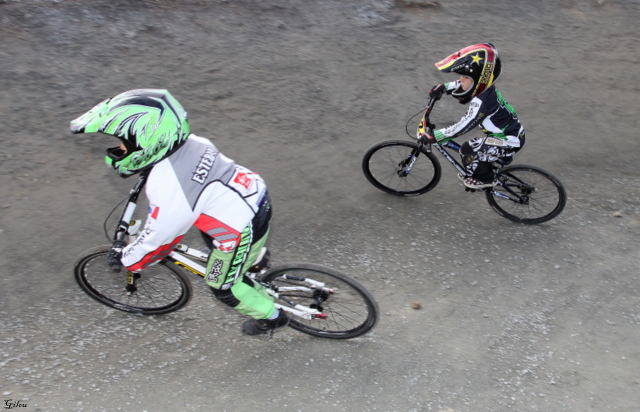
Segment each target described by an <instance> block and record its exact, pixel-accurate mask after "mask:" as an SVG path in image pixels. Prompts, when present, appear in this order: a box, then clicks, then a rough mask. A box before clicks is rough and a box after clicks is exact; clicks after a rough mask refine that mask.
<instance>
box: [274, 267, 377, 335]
mask: <svg viewBox="0 0 640 412" xmlns="http://www.w3.org/2000/svg"><path fill="white" fill-rule="evenodd" d="M283 275H291V276H296V277H299V278H308V279H312V280H314V281H316V282H322V283H324V284H325V287H326V288H329V289H332V290H333V292H332V293H327V292H326V291H325V292H322V291H321V290H320V289H318V288H312V287H311V286H310V285H309V284H307V283H305V282H302V281H298V280H291V279H285V278H284V277H283ZM261 281H262V282H264V283H269V284H270V285H271V286H272V287H273V288H274V289H276V290H278V289H280V290H279V291H278V293H280V294H281V295H283V297H285V298H286V299H287V300H288V301H289V302H292V303H294V304H298V305H302V306H306V307H315V308H316V309H318V310H319V311H321V312H322V313H323V314H325V315H326V318H324V319H320V318H316V319H303V318H300V317H297V316H294V315H291V314H289V315H290V317H291V320H290V322H289V326H291V327H292V328H294V329H296V330H298V331H300V332H303V333H306V334H309V335H313V336H318V337H322V338H329V339H349V338H355V337H357V336H360V335H363V334H365V333H367V332H368V331H370V330H371V329H372V328H373V327H374V326H375V325H376V323H377V322H378V317H379V309H378V304H377V303H376V301H375V299H374V298H373V296H372V295H371V293H369V292H368V291H367V290H366V289H365V288H364V286H362V285H361V284H360V283H359V282H357V281H356V280H355V279H353V278H351V277H350V276H348V275H345V274H344V273H341V272H339V271H336V270H334V269H331V268H327V267H325V266H320V265H314V264H309V263H291V264H288V265H283V266H279V267H276V268H273V269H270V270H269V271H267V272H266V273H265V274H264V276H263V277H262V279H261ZM296 286H300V287H303V288H308V289H310V290H307V291H302V290H296V291H285V290H283V289H282V288H284V287H296ZM318 297H321V298H322V300H321V301H319V300H318V299H317V298H318ZM277 303H280V304H282V305H284V306H285V307H284V308H283V309H284V310H285V311H286V306H290V305H289V304H288V303H287V302H285V301H283V300H279V301H278V302H277Z"/></svg>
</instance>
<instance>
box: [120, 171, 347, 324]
mask: <svg viewBox="0 0 640 412" xmlns="http://www.w3.org/2000/svg"><path fill="white" fill-rule="evenodd" d="M147 176H148V172H147V173H144V172H143V173H142V174H141V176H140V179H139V180H138V182H137V183H136V184H135V186H134V187H133V188H132V189H131V191H130V192H129V197H128V199H127V203H126V205H125V206H124V208H123V211H122V215H121V216H120V220H119V222H118V226H117V228H116V231H115V234H114V236H113V244H114V245H115V244H116V243H117V242H122V241H124V239H125V237H126V236H129V237H130V239H131V240H133V241H135V237H136V235H137V228H138V227H139V222H137V221H135V220H133V214H134V212H135V210H136V208H137V200H138V196H139V195H140V191H141V190H142V188H143V187H144V185H145V183H146V181H147ZM134 227H135V228H136V229H135V231H134V230H131V229H130V228H134ZM191 258H193V259H191ZM208 258H209V255H208V254H207V253H204V252H202V251H201V250H198V249H194V248H192V247H189V246H187V245H186V244H184V243H179V244H177V245H176V246H175V247H174V250H172V251H171V252H170V253H169V255H168V256H167V257H165V258H164V260H166V261H169V262H171V263H173V264H175V265H176V266H179V267H181V268H184V269H186V270H188V271H189V272H191V273H193V274H195V275H198V276H200V277H202V278H204V277H205V276H206V272H207V269H206V266H205V265H203V264H201V263H205V264H206V262H207V259H208ZM196 260H197V261H198V262H201V263H198V262H197V261H196ZM266 270H267V269H266V268H265V269H262V270H261V271H260V272H256V273H253V272H249V273H247V275H248V276H249V277H250V278H251V279H252V280H253V281H255V282H258V283H260V284H261V285H262V286H264V288H265V289H266V290H267V292H268V293H269V294H270V295H271V296H273V297H274V298H276V299H281V300H283V301H284V302H287V303H288V304H289V305H290V306H283V305H281V304H279V303H277V302H274V305H275V307H276V308H278V309H282V310H284V311H285V312H288V313H291V314H293V315H295V316H298V317H300V318H303V319H307V320H311V319H326V318H327V314H326V313H322V312H320V311H318V310H317V309H314V308H309V307H306V306H302V305H298V304H295V303H293V302H290V301H289V300H288V299H287V298H286V297H285V296H283V295H282V294H281V293H279V292H296V291H304V292H309V291H312V290H322V291H324V292H327V293H335V291H334V290H333V289H331V288H326V287H325V284H324V283H322V282H318V281H315V280H313V279H305V278H300V277H297V276H291V275H284V277H285V278H286V279H291V280H296V281H300V282H305V283H307V284H309V285H310V286H311V287H308V288H307V287H302V286H296V287H279V288H278V290H274V289H273V288H272V287H270V285H268V284H266V283H263V282H260V281H259V280H258V279H259V278H260V277H261V275H262V274H263V273H265V272H266ZM139 277H140V275H139V274H137V273H134V272H131V271H129V273H128V277H127V288H128V290H135V282H136V280H137V279H138V278H139Z"/></svg>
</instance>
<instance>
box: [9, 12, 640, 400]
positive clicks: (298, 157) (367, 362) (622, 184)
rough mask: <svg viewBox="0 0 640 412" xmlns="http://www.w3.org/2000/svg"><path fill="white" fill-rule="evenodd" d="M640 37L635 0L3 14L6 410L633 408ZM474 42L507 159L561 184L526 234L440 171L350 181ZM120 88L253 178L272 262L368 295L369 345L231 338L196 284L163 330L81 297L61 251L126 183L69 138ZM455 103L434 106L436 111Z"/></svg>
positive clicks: (90, 240) (441, 115) (72, 251)
mask: <svg viewBox="0 0 640 412" xmlns="http://www.w3.org/2000/svg"><path fill="white" fill-rule="evenodd" d="M424 3H427V2H424ZM638 21H640V3H639V2H638V1H637V0H626V1H624V0H618V1H614V0H597V1H586V0H574V1H572V0H562V1H538V2H531V1H528V0H527V1H520V0H510V1H508V2H507V1H499V0H483V1H473V2H465V1H457V0H451V1H440V5H439V6H437V5H435V6H434V4H428V7H405V6H401V5H399V4H396V3H394V2H392V1H374V0H367V1H365V0H353V1H351V0H340V1H329V0H325V1H302V0H292V1H284V0H282V1H277V0H273V1H210V2H209V1H207V2H204V1H177V2H168V1H157V2H154V1H137V2H125V1H106V0H105V1H102V0H99V1H64V0H62V1H44V0H42V1H35V0H30V1H11V0H9V1H7V0H4V1H2V0H0V73H1V75H0V124H1V125H2V127H1V128H0V143H1V145H0V188H1V193H2V195H1V196H2V197H1V198H0V256H1V261H2V269H1V276H0V282H1V288H0V298H1V302H2V304H1V305H0V343H1V347H0V392H1V393H2V399H1V400H0V401H1V402H3V407H4V406H5V405H8V404H7V402H17V401H20V402H21V403H22V404H23V405H26V407H24V408H19V409H20V410H25V411H37V410H40V411H56V410H59V411H72V410H78V411H100V410H109V411H111V410H122V411H143V410H146V411H176V410H180V411H204V410H216V411H222V410H225V411H250V410H251V411H253V410H283V411H319V410H340V411H402V412H404V411H437V412H445V411H446V412H463V411H545V412H547V411H587V410H589V411H591V410H592V411H604V410H607V411H640V368H639V365H640V349H639V346H638V342H640V287H639V285H638V283H639V279H640V273H639V271H638V267H639V266H640V252H639V251H640V247H639V246H640V245H639V236H640V207H639V204H640V203H639V202H640V178H639V177H638V170H639V169H638V158H640V150H639V149H640V143H639V139H638V131H637V119H638V118H639V112H638V107H639V105H638V100H637V98H638V95H639V92H640V78H639V77H638V70H637V67H638V65H639V64H640V58H639V57H638V56H639V55H638V52H637V51H638V47H637V44H638V40H639V38H638V32H637V23H638ZM481 41H491V42H493V43H494V44H495V45H496V46H497V47H498V49H499V50H500V53H501V56H502V58H503V63H504V72H503V76H502V78H501V79H500V81H499V83H498V87H499V88H500V90H501V91H502V92H503V94H504V95H505V97H506V98H507V100H509V102H510V103H511V104H512V105H513V106H514V107H515V108H516V110H517V111H518V114H519V117H520V119H521V120H522V122H523V124H524V126H525V128H526V130H527V143H526V146H525V148H524V149H523V151H522V152H521V153H520V154H519V155H518V156H517V158H516V162H517V163H525V164H534V165H537V166H540V167H543V168H545V169H547V170H549V171H551V172H552V173H554V174H555V175H557V176H558V177H559V178H560V179H561V180H562V181H563V182H564V184H565V186H566V189H567V191H568V193H569V201H568V203H567V207H566V209H565V211H564V212H563V213H562V214H561V215H560V216H559V217H558V218H556V219H555V220H553V221H551V222H549V223H546V224H542V225H538V226H523V225H518V224H514V223H511V222H509V221H507V220H505V219H503V218H501V217H500V216H498V215H497V214H495V213H494V212H492V211H491V210H490V208H489V206H488V205H487V203H486V201H485V200H484V197H483V196H482V195H479V194H471V193H466V192H464V190H463V189H462V186H461V185H460V183H459V182H457V179H456V178H455V173H454V170H453V169H452V168H451V167H450V166H449V165H448V164H445V163H443V170H444V176H443V179H442V181H441V182H440V184H439V185H438V187H436V188H435V189H434V190H433V191H432V192H430V193H428V194H425V195H423V196H419V197H415V198H396V197H393V196H390V195H386V194H384V193H382V192H380V191H378V190H377V189H375V188H374V187H372V186H371V185H370V184H369V183H368V182H367V181H366V180H365V178H364V176H363V174H362V172H361V169H360V162H361V158H362V155H363V154H364V152H365V151H366V149H367V148H368V147H369V146H371V145H372V144H374V143H376V142H378V141H381V140H386V139H391V138H393V139H403V138H407V139H408V137H406V135H405V134H404V125H405V122H406V120H407V119H408V118H409V117H410V116H411V115H413V114H414V113H416V112H417V111H418V110H420V108H421V107H423V105H424V104H425V102H426V95H427V91H428V90H429V88H430V87H431V86H432V85H434V84H437V83H440V82H443V81H448V80H451V79H452V77H448V76H447V75H443V74H440V73H438V72H437V70H436V69H435V68H434V67H433V63H434V62H436V61H438V60H440V59H442V58H443V57H445V56H446V55H448V54H449V53H452V52H453V51H455V50H457V49H459V48H461V47H464V46H466V45H468V44H473V43H477V42H481ZM143 87H144V88H167V89H169V90H171V92H172V93H173V94H174V96H176V97H177V98H178V100H180V102H181V103H182V104H183V105H184V106H185V108H186V109H187V110H188V111H189V115H190V119H191V125H192V129H193V131H194V132H195V133H197V134H199V135H202V136H206V137H210V138H213V139H214V140H215V142H216V144H217V145H218V147H219V148H220V149H221V150H222V151H223V152H224V153H225V154H227V155H228V156H229V157H231V158H233V159H235V160H236V161H237V162H238V163H240V164H242V165H245V166H247V167H250V168H251V169H253V170H255V171H257V172H259V173H261V174H262V175H263V176H264V178H265V179H266V181H267V183H268V185H269V189H270V192H271V194H272V197H273V201H274V207H275V211H276V215H275V219H274V225H273V230H272V236H271V249H272V252H273V256H274V261H275V263H277V262H285V261H308V262H315V263H323V264H326V265H329V266H332V267H335V268H338V269H341V270H343V271H345V272H347V273H349V274H351V275H352V276H354V277H355V278H357V279H358V280H360V281H361V282H362V283H363V284H365V285H366V286H367V287H368V288H369V289H370V290H371V291H372V292H373V293H374V295H375V296H376V297H377V299H378V302H379V304H380V308H381V312H382V317H381V320H380V322H379V324H378V326H377V327H376V329H375V330H374V331H373V332H372V333H370V334H368V335H366V336H364V337H361V338H357V339H353V340H351V341H330V340H322V339H317V338H312V337H309V336H306V335H302V334H300V333H297V332H295V331H294V330H292V329H289V330H286V331H284V332H281V333H278V334H276V335H275V336H274V337H273V338H272V339H262V338H251V337H245V336H242V335H241V334H240V330H239V328H240V324H241V322H242V321H243V318H242V317H241V316H239V315H238V314H236V313H235V312H234V311H233V310H231V309H228V308H226V307H224V306H223V305H222V304H219V303H216V302H215V301H214V300H213V298H212V297H211V295H210V293H209V292H208V291H207V290H206V289H205V288H204V287H203V285H202V283H201V282H199V279H196V278H193V279H192V281H193V283H194V285H197V287H196V293H195V294H196V296H195V297H194V299H193V300H192V301H191V302H190V304H189V306H188V307H187V308H185V309H183V310H181V311H179V312H176V313H173V314H169V315H166V316H162V317H138V316H132V315H127V314H125V313H120V312H117V311H115V310H112V309H108V308H106V307H103V306H101V305H100V304H98V303H97V302H94V301H93V300H91V299H90V298H89V297H88V296H86V295H85V294H84V293H83V292H82V291H81V290H80V289H79V288H78V286H77V285H76V284H75V281H74V279H73V276H72V264H73V262H74V259H75V257H76V256H78V255H79V254H81V252H82V251H83V250H85V249H88V248H89V247H91V246H95V245H99V244H104V243H105V239H104V236H103V235H102V226H101V225H102V221H103V219H104V217H105V216H106V214H107V213H108V212H109V211H110V210H111V208H112V207H113V206H114V205H115V204H116V203H117V202H118V201H119V200H120V199H121V198H122V197H123V196H124V195H125V194H126V192H127V190H128V189H129V188H130V186H131V185H132V184H133V183H134V180H133V179H128V180H124V179H120V178H119V177H117V176H116V175H115V174H114V173H112V172H111V171H110V170H109V169H108V168H107V167H106V166H105V165H104V163H103V160H102V159H103V153H104V149H105V148H106V147H107V146H110V145H111V144H112V143H113V140H109V139H107V138H106V137H105V138H99V137H96V136H73V135H71V134H70V133H69V131H68V127H69V121H70V120H72V119H73V118H75V117H76V116H78V115H80V114H82V113H84V112H85V111H86V110H88V109H89V108H91V107H92V106H93V105H94V104H96V103H97V102H98V101H100V100H102V99H104V98H106V97H109V96H113V95H115V94H117V93H119V92H122V91H125V90H128V89H133V88H143ZM463 111H464V108H463V107H462V106H460V105H459V104H457V103H456V102H455V101H453V99H448V100H443V101H442V102H441V103H440V104H439V105H438V106H437V108H436V111H435V112H434V116H433V120H434V121H435V122H436V123H438V124H442V125H444V124H447V123H451V122H453V121H455V120H457V119H458V118H459V117H460V116H461V115H462V114H463ZM411 127H412V128H413V127H414V125H412V126H411ZM478 133H479V131H477V132H474V133H473V134H472V135H474V136H475V135H478ZM414 302H419V303H420V304H421V306H422V307H421V309H419V310H415V309H412V308H411V305H412V303H414ZM16 409H18V408H16Z"/></svg>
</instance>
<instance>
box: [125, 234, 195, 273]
mask: <svg viewBox="0 0 640 412" xmlns="http://www.w3.org/2000/svg"><path fill="white" fill-rule="evenodd" d="M183 237H184V235H182V236H178V237H177V238H175V239H174V240H173V242H171V243H168V244H166V245H162V246H160V247H159V248H157V249H156V250H154V251H153V252H149V253H147V254H146V255H145V256H144V257H143V258H142V259H140V261H138V262H137V263H134V264H133V265H131V266H129V267H127V269H129V270H130V271H132V272H135V271H137V270H142V269H145V268H147V267H149V266H151V265H152V264H154V263H156V262H157V261H159V260H162V259H164V258H166V257H167V256H169V253H171V251H172V250H173V248H174V247H175V246H176V245H177V244H178V243H180V241H181V240H182V238H183Z"/></svg>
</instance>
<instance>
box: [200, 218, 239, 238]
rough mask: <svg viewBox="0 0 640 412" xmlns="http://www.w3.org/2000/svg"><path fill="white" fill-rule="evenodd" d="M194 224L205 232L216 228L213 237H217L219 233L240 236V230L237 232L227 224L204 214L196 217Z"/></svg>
mask: <svg viewBox="0 0 640 412" xmlns="http://www.w3.org/2000/svg"><path fill="white" fill-rule="evenodd" d="M194 226H195V227H197V228H198V229H200V230H202V231H203V232H205V233H209V232H212V231H214V230H215V229H217V230H215V237H218V236H221V235H234V236H236V237H237V236H240V232H238V231H237V230H235V229H234V228H232V227H231V226H227V225H225V224H224V223H222V222H221V221H219V220H218V219H214V218H212V217H211V216H207V215H204V214H202V215H200V217H198V220H196V223H194Z"/></svg>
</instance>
